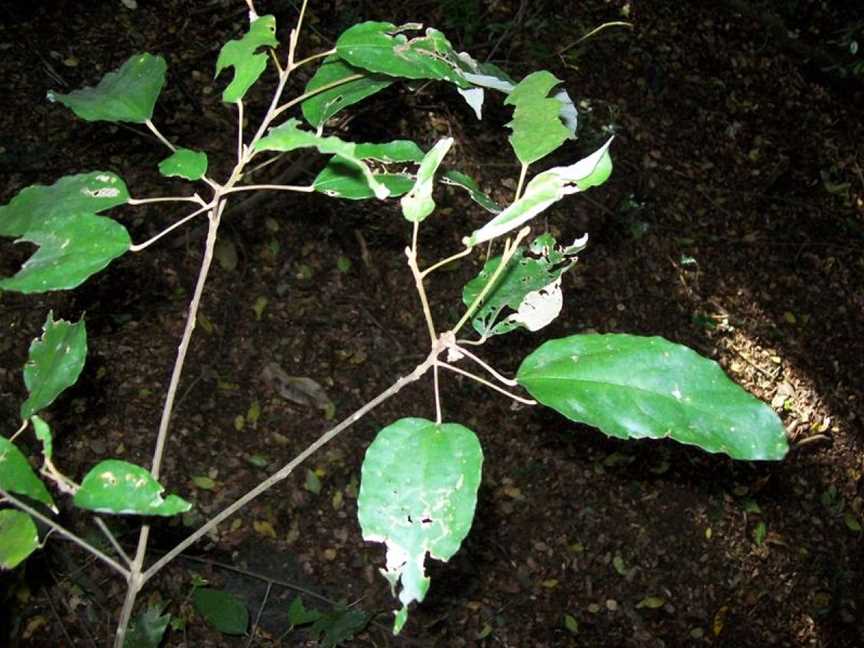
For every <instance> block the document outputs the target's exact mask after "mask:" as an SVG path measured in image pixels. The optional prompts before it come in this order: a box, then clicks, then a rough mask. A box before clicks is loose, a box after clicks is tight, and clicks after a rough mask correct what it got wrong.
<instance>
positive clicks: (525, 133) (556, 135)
mask: <svg viewBox="0 0 864 648" xmlns="http://www.w3.org/2000/svg"><path fill="white" fill-rule="evenodd" d="M559 83H561V80H560V79H557V78H555V75H553V74H552V73H551V72H547V71H546V70H541V71H539V72H534V73H533V74H529V75H528V76H527V77H525V78H524V79H522V80H521V81H520V82H519V83H518V84H517V85H516V87H515V88H513V91H512V92H511V93H510V95H509V96H508V97H507V99H505V100H504V103H505V105H509V106H514V107H515V110H514V112H513V120H512V121H511V122H510V123H509V124H507V126H508V127H509V128H510V129H511V130H512V131H513V133H512V134H511V135H510V138H509V139H510V144H511V146H512V147H513V150H514V151H515V152H516V157H518V158H519V161H520V162H521V163H522V164H531V163H532V162H536V161H537V160H539V159H541V158H544V157H546V156H547V155H549V153H551V152H552V151H554V150H555V149H557V148H558V147H559V146H561V144H563V143H564V142H565V140H567V139H568V138H570V137H571V136H572V133H571V131H570V129H568V128H567V127H566V126H565V125H564V124H563V123H562V122H561V119H560V117H559V113H560V112H561V106H562V102H561V101H559V100H558V99H556V98H554V97H549V96H548V94H549V91H550V90H551V89H552V88H554V87H555V86H556V85H558V84H559ZM571 103H572V102H571Z"/></svg>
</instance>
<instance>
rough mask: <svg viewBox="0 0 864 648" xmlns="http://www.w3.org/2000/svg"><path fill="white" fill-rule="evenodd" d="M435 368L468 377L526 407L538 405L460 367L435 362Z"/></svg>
mask: <svg viewBox="0 0 864 648" xmlns="http://www.w3.org/2000/svg"><path fill="white" fill-rule="evenodd" d="M435 366H436V367H441V368H442V369H448V370H450V371H453V372H455V373H458V374H461V375H463V376H466V377H467V378H470V379H471V380H476V381H477V382H479V383H480V384H481V385H485V386H486V387H488V388H489V389H494V390H495V391H497V392H499V393H501V394H504V395H505V396H507V397H509V398H512V399H513V400H515V401H518V402H520V403H524V404H525V405H536V404H537V401H534V400H531V399H530V398H523V397H522V396H517V395H516V394H511V393H510V392H508V391H507V390H506V389H504V388H502V387H499V386H498V385H496V384H495V383H492V382H489V381H488V380H486V379H485V378H481V377H480V376H477V375H474V374H472V373H471V372H470V371H465V370H464V369H460V368H459V367H456V366H454V365H451V364H448V363H446V362H442V361H440V360H438V361H436V362H435Z"/></svg>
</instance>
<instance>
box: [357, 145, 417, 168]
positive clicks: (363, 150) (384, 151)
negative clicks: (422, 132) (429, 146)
mask: <svg viewBox="0 0 864 648" xmlns="http://www.w3.org/2000/svg"><path fill="white" fill-rule="evenodd" d="M356 153H357V157H359V158H362V159H364V160H377V161H379V162H384V163H385V164H392V163H394V162H420V161H422V160H423V157H424V155H425V154H424V153H423V149H421V148H420V147H419V146H417V144H415V143H414V142H412V141H411V140H393V141H392V142H381V143H380V144H357V149H356Z"/></svg>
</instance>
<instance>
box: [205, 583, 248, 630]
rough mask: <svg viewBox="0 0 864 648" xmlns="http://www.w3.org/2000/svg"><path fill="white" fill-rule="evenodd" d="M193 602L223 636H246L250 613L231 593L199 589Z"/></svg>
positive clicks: (206, 619)
mask: <svg viewBox="0 0 864 648" xmlns="http://www.w3.org/2000/svg"><path fill="white" fill-rule="evenodd" d="M192 602H193V603H194V605H195V609H196V610H198V613H199V614H200V615H201V616H203V617H204V620H205V621H207V623H209V624H210V625H211V626H213V627H214V628H216V630H218V631H219V632H221V633H222V634H227V635H242V634H246V628H248V627H249V611H248V610H247V609H246V606H245V605H244V604H243V602H242V601H241V600H239V599H238V598H237V597H236V596H234V595H233V594H231V593H230V592H224V591H222V590H215V589H211V588H209V587H199V588H197V589H196V590H195V592H194V593H193V594H192Z"/></svg>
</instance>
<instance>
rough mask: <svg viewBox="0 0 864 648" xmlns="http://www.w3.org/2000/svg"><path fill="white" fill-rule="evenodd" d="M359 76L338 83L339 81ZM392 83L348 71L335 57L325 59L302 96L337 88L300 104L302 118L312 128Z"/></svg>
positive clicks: (390, 80)
mask: <svg viewBox="0 0 864 648" xmlns="http://www.w3.org/2000/svg"><path fill="white" fill-rule="evenodd" d="M358 74H360V75H362V78H360V79H352V80H351V81H346V82H344V83H340V82H341V81H342V80H343V79H347V78H349V77H353V76H355V75H358ZM392 83H393V79H392V78H390V77H387V76H382V75H377V74H370V73H369V72H367V71H366V70H363V69H360V68H355V67H352V66H351V65H348V64H347V63H346V62H345V61H343V60H342V59H340V58H339V57H337V56H328V57H327V58H326V59H324V63H323V64H322V65H321V67H319V68H318V70H317V71H316V72H315V74H314V75H313V76H312V78H311V79H309V83H307V84H306V89H305V90H304V93H305V94H308V93H310V92H314V91H315V90H317V89H318V88H322V87H324V86H328V85H331V84H338V85H336V86H334V87H332V88H330V89H329V90H322V91H321V92H319V93H317V94H315V95H313V96H312V97H310V98H309V99H307V100H306V101H304V102H303V103H302V104H301V106H300V107H301V109H302V111H303V117H305V118H306V121H307V122H309V123H310V124H311V125H312V126H314V127H315V128H318V127H319V126H321V125H322V124H324V122H326V121H327V120H328V119H330V118H331V117H333V115H335V114H337V113H338V112H339V111H341V110H342V109H344V108H347V107H348V106H352V105H354V104H356V103H358V102H360V101H362V100H363V99H365V98H366V97H368V96H370V95H373V94H375V93H376V92H380V91H381V90H383V89H384V88H386V87H387V86H389V85H391V84H392Z"/></svg>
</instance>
